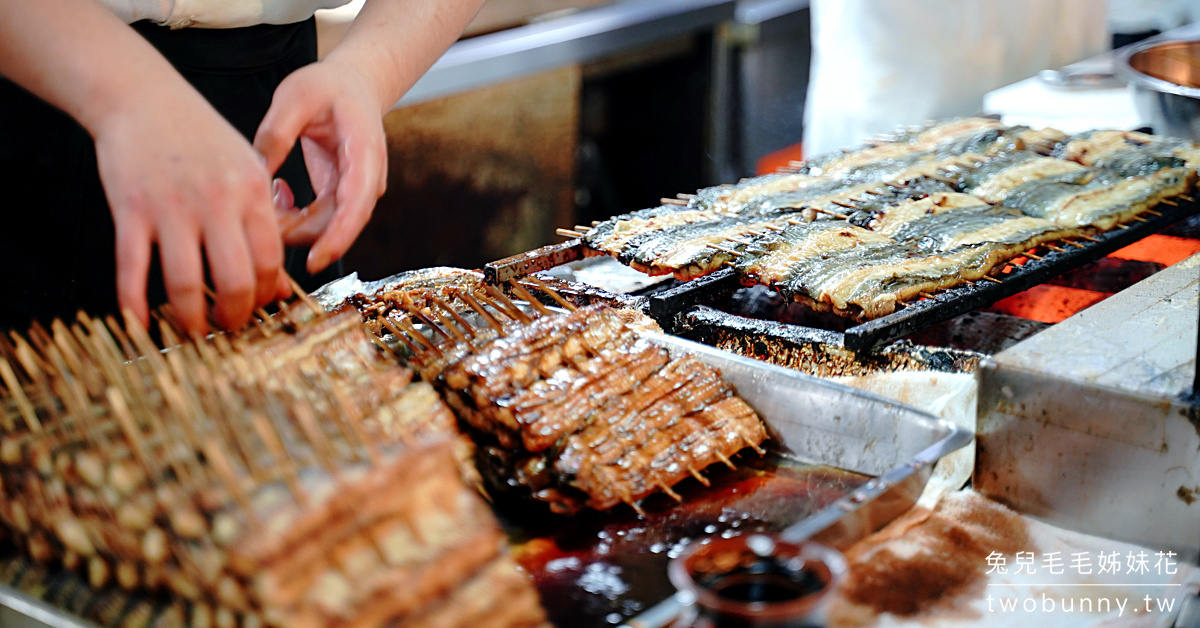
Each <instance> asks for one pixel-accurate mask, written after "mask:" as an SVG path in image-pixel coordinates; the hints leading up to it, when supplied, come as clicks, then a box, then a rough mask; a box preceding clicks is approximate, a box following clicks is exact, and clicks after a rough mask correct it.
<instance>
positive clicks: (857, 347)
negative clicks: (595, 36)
mask: <svg viewBox="0 0 1200 628" xmlns="http://www.w3.org/2000/svg"><path fill="white" fill-rule="evenodd" d="M1156 214H1157V215H1156ZM1196 215H1200V201H1195V200H1191V201H1184V200H1172V201H1170V202H1169V203H1160V204H1159V205H1157V206H1156V207H1155V208H1154V212H1153V213H1152V212H1145V213H1143V214H1142V215H1141V216H1139V219H1138V220H1134V221H1131V222H1128V223H1126V224H1125V225H1122V228H1115V229H1112V230H1110V231H1107V232H1103V233H1097V234H1095V235H1093V236H1091V237H1092V240H1077V241H1076V244H1077V245H1078V247H1076V246H1070V247H1069V248H1063V249H1062V250H1054V249H1048V248H1046V247H1044V246H1043V247H1039V249H1038V251H1039V253H1038V257H1040V258H1041V259H1035V258H1032V257H1027V258H1024V262H1021V263H1010V264H1008V265H1005V266H1004V268H1007V269H1009V270H1008V272H1006V273H1002V274H999V275H996V276H995V278H996V279H998V280H999V283H994V282H990V281H985V280H980V281H977V282H975V283H974V284H973V285H972V284H963V285H960V286H956V287H953V288H949V289H946V290H942V291H940V292H938V293H936V294H934V295H932V297H930V298H924V299H921V300H919V301H913V302H910V303H907V304H905V306H904V307H903V308H902V309H899V310H897V311H896V312H893V313H891V314H888V315H886V316H882V317H880V318H877V319H874V320H871V321H867V322H864V323H861V324H859V325H855V326H853V327H850V328H848V329H846V331H845V332H841V333H840V335H841V336H842V346H844V347H845V348H846V349H850V350H852V351H857V352H863V351H871V350H874V349H877V348H879V347H880V346H883V345H886V344H887V343H889V342H892V341H894V340H897V339H899V338H902V337H904V336H906V335H908V334H910V333H913V332H915V331H918V330H921V329H924V328H926V327H929V326H931V325H934V324H937V323H940V322H943V321H946V320H949V319H951V318H954V317H956V316H960V315H962V314H966V313H967V312H970V311H972V310H976V309H979V308H982V307H986V306H988V305H991V304H993V303H995V302H997V301H1000V300H1001V299H1005V298H1007V297H1010V296H1013V295H1015V294H1017V293H1019V292H1023V291H1025V290H1028V289H1029V288H1032V287H1034V286H1037V285H1040V284H1043V283H1046V282H1047V281H1049V280H1051V279H1053V278H1055V277H1057V276H1059V275H1062V274H1064V273H1066V272H1069V271H1071V270H1074V269H1076V268H1079V267H1080V266H1083V265H1084V264H1087V263H1088V262H1091V261H1093V260H1096V259H1099V258H1101V257H1104V256H1105V255H1108V254H1110V253H1112V252H1114V251H1116V250H1118V249H1121V248H1124V247H1126V246H1128V245H1130V244H1133V243H1134V242H1137V241H1139V240H1141V239H1143V238H1145V237H1147V236H1150V235H1153V234H1156V233H1159V232H1161V231H1163V230H1165V229H1167V228H1168V227H1170V226H1171V225H1173V224H1175V223H1177V222H1179V221H1181V220H1184V219H1186V218H1188V217H1191V216H1196ZM583 248H584V245H583V244H582V242H581V241H580V240H578V239H576V240H571V241H568V242H564V243H562V244H559V245H553V246H549V247H543V248H541V249H537V250H535V251H530V252H528V253H525V254H522V255H515V256H513V257H511V258H507V259H505V260H500V261H499V262H494V263H492V264H489V265H488V267H487V269H486V270H485V273H486V274H487V275H488V278H489V280H492V281H495V280H501V281H503V280H504V279H507V278H510V277H512V276H515V275H519V274H525V273H522V272H521V271H522V270H524V271H526V272H533V271H536V270H547V269H549V268H552V267H554V266H558V265H561V264H564V263H567V262H570V261H573V260H574V259H579V258H581V257H582V256H583ZM741 287H742V284H741V282H740V281H739V280H738V277H737V275H736V274H735V273H734V272H733V270H732V269H729V268H723V269H721V270H718V271H716V272H714V273H710V274H708V275H705V276H703V277H698V278H696V279H693V280H691V281H688V282H685V283H683V284H680V285H678V286H675V287H673V288H670V289H667V290H663V291H661V292H658V293H656V294H654V295H652V296H650V298H649V300H648V306H647V308H648V313H649V314H650V316H651V317H653V318H654V319H655V320H656V321H657V322H658V324H659V325H661V326H662V327H663V329H664V330H666V331H668V332H670V333H675V330H676V329H677V327H678V326H679V324H680V319H681V317H682V316H683V315H684V314H685V313H686V312H688V311H689V310H691V309H692V308H693V307H695V306H697V305H708V304H711V303H713V302H715V301H717V300H718V299H721V298H723V297H726V296H729V295H730V294H732V293H733V292H734V291H736V290H737V289H739V288H741ZM793 327H797V328H801V329H810V328H804V327H801V326H798V325H793ZM814 331H821V332H823V333H833V334H839V332H826V331H825V330H814Z"/></svg>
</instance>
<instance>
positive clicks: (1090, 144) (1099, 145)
mask: <svg viewBox="0 0 1200 628" xmlns="http://www.w3.org/2000/svg"><path fill="white" fill-rule="evenodd" d="M1053 155H1054V156H1055V157H1057V158H1059V159H1066V160H1071V161H1076V162H1079V163H1081V164H1083V165H1085V166H1102V167H1110V168H1114V169H1117V170H1123V171H1125V172H1126V174H1129V175H1134V174H1148V172H1152V171H1153V170H1157V169H1159V168H1162V167H1178V166H1186V167H1188V168H1191V169H1193V170H1195V169H1197V168H1200V144H1196V143H1195V142H1189V141H1187V140H1182V139H1178V138H1173V137H1159V136H1157V135H1148V134H1146V133H1139V132H1137V131H1115V130H1099V131H1088V132H1085V133H1080V134H1078V135H1073V136H1071V137H1068V138H1064V139H1063V140H1062V142H1060V143H1059V145H1058V146H1057V147H1056V148H1055V149H1054V152H1053ZM1172 159H1174V160H1178V161H1171V160H1172ZM1122 165H1124V167H1121V166H1122ZM1139 170H1140V172H1138V171H1139Z"/></svg>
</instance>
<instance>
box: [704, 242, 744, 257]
mask: <svg viewBox="0 0 1200 628" xmlns="http://www.w3.org/2000/svg"><path fill="white" fill-rule="evenodd" d="M705 246H707V247H708V248H710V249H716V250H718V251H720V252H722V253H728V254H729V255H732V256H734V257H741V256H742V253H740V252H738V251H735V250H733V249H727V248H725V247H723V246H721V245H719V244H711V243H710V244H706V245H705Z"/></svg>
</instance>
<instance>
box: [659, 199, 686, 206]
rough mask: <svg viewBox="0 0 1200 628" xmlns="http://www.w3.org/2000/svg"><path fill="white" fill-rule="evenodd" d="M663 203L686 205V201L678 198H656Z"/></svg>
mask: <svg viewBox="0 0 1200 628" xmlns="http://www.w3.org/2000/svg"><path fill="white" fill-rule="evenodd" d="M658 200H659V202H660V203H662V204H663V205H682V206H687V204H688V202H687V201H685V200H683V199H680V198H665V197H664V198H660V199H658Z"/></svg>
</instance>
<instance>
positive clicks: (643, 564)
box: [497, 454, 870, 628]
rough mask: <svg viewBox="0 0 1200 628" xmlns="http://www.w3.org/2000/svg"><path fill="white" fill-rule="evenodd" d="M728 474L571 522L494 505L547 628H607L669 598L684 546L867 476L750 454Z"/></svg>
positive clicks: (827, 498) (824, 501) (774, 516)
mask: <svg viewBox="0 0 1200 628" xmlns="http://www.w3.org/2000/svg"><path fill="white" fill-rule="evenodd" d="M734 462H735V464H737V465H738V468H737V470H736V471H731V470H729V469H727V468H724V467H720V468H718V467H712V468H710V469H708V470H706V471H705V474H706V475H707V476H708V478H709V480H710V482H711V484H712V486H711V487H707V488H706V487H705V486H703V485H702V484H700V482H698V481H697V480H694V479H693V480H688V481H686V482H683V483H681V484H679V485H678V486H676V487H674V488H675V490H676V491H677V492H678V493H679V494H680V495H681V496H682V498H683V501H682V503H676V502H675V501H674V500H672V499H671V498H669V497H667V496H666V495H655V496H653V497H651V498H648V499H646V500H644V501H643V502H642V507H643V508H644V509H645V511H646V516H645V517H642V518H639V517H638V515H637V513H635V512H633V510H632V509H628V508H624V507H621V508H617V509H614V510H613V511H610V512H607V513H596V512H586V513H582V514H580V515H576V516H575V517H571V518H562V517H554V516H553V515H550V514H549V513H547V512H545V511H542V512H536V513H533V512H530V507H529V504H528V503H525V504H506V503H501V504H497V512H498V514H499V515H500V517H501V519H502V520H504V522H505V524H506V526H507V529H508V531H509V536H510V538H511V539H512V542H513V553H514V556H515V557H516V559H517V561H518V562H519V563H520V564H521V566H523V567H524V568H525V569H526V570H528V571H529V573H530V574H531V575H532V576H533V579H534V581H535V582H536V583H537V587H538V591H539V593H540V594H541V597H542V604H543V606H545V607H546V611H547V613H548V614H549V618H550V620H551V621H552V622H553V623H554V624H555V625H557V626H572V627H576V626H577V627H579V628H588V627H596V628H602V627H605V626H613V625H616V624H619V623H621V622H623V621H625V620H627V619H629V618H631V617H633V616H635V615H637V614H638V613H640V612H641V611H643V610H645V609H646V608H649V607H650V606H653V605H654V604H656V603H657V602H659V601H661V600H663V599H665V598H666V597H668V596H669V595H671V594H672V593H674V587H672V586H671V584H670V582H669V581H668V580H667V563H668V562H669V561H670V559H672V558H675V557H677V556H679V555H680V554H681V553H683V551H684V550H685V549H686V548H687V547H688V545H689V544H690V543H696V542H700V543H702V542H704V539H705V538H708V537H724V538H730V537H733V536H737V535H740V534H747V533H754V532H775V531H779V530H782V529H784V528H786V527H787V526H788V525H790V524H792V523H795V522H797V521H799V520H801V519H803V518H805V517H807V516H809V515H811V514H813V513H815V512H816V511H818V510H820V509H821V508H824V507H825V506H828V505H829V504H831V503H832V502H834V501H835V500H837V499H838V498H839V497H842V496H844V495H845V494H847V493H849V492H850V491H852V490H854V489H855V488H857V487H858V486H860V485H862V484H864V483H865V482H866V481H867V480H868V479H870V478H868V477H867V476H864V475H858V474H855V473H850V472H846V471H840V470H837V469H833V468H831V467H826V466H819V465H808V464H802V463H798V462H796V461H794V460H791V459H789V458H786V457H783V456H780V455H776V454H768V455H767V457H766V458H761V459H760V458H759V457H758V456H755V455H753V454H750V455H749V456H746V455H743V456H740V457H738V458H735V459H734Z"/></svg>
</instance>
